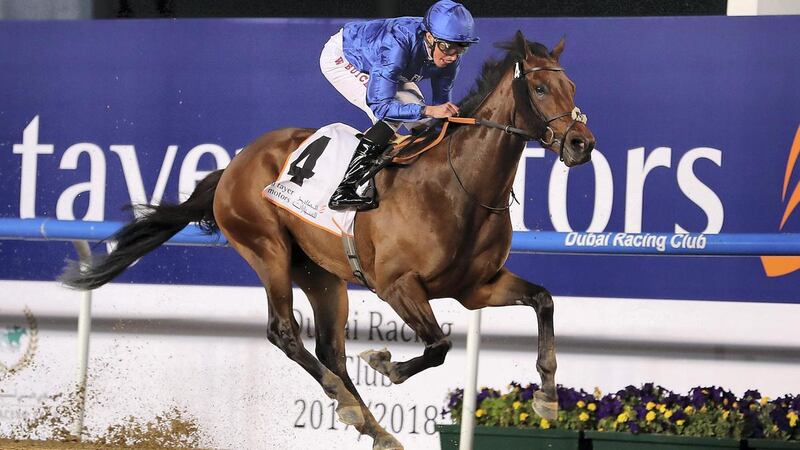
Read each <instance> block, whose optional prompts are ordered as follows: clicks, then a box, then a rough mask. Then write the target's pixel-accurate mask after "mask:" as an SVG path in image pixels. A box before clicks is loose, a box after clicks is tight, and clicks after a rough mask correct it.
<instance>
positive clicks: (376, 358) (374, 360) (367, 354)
mask: <svg viewBox="0 0 800 450" xmlns="http://www.w3.org/2000/svg"><path fill="white" fill-rule="evenodd" d="M358 356H359V357H360V358H361V359H363V360H364V361H365V362H366V363H367V364H369V366H370V367H372V368H373V369H375V370H377V371H378V372H380V373H382V374H384V375H386V376H387V377H388V376H389V362H390V361H391V360H392V354H391V353H390V352H389V350H387V349H385V348H384V349H383V350H364V351H363V352H361V353H359V354H358Z"/></svg>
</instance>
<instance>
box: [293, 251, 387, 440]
mask: <svg viewBox="0 0 800 450" xmlns="http://www.w3.org/2000/svg"><path fill="white" fill-rule="evenodd" d="M298 260H299V261H298ZM292 280H294V282H295V283H297V285H298V286H300V288H301V289H302V290H303V292H305V294H306V296H307V297H308V300H309V302H311V306H312V307H313V309H314V322H315V330H316V337H317V348H316V353H317V357H318V358H319V360H320V361H321V362H322V363H323V364H324V365H325V366H326V367H327V368H329V369H330V370H331V372H333V373H334V374H336V375H337V376H338V377H339V378H340V379H341V380H342V382H344V385H345V387H347V389H348V390H349V391H350V393H351V394H353V396H354V397H355V399H356V400H357V402H358V403H357V404H356V405H355V406H353V405H346V404H343V403H339V406H338V408H336V411H337V413H338V414H339V417H340V419H341V420H342V422H344V423H347V424H351V425H355V428H356V430H358V431H359V433H361V434H366V435H369V436H371V437H372V438H373V440H374V442H375V443H374V446H373V449H376V450H377V449H380V450H389V449H392V450H400V449H402V448H403V446H402V445H400V443H399V442H398V441H397V440H396V439H395V438H394V437H393V436H392V435H391V434H389V433H388V432H387V431H386V430H385V429H384V428H383V427H381V426H380V424H378V421H377V420H375V417H374V416H373V415H372V413H371V412H370V410H369V408H367V406H366V405H365V404H364V401H363V400H362V399H361V396H360V395H359V393H358V391H356V387H355V385H354V384H353V381H352V380H351V379H350V375H349V374H348V373H347V366H346V355H345V334H344V332H345V325H346V323H347V312H348V302H347V284H346V283H345V282H344V281H342V280H341V279H340V278H338V277H337V276H335V275H332V274H331V273H330V272H327V271H326V270H324V269H322V268H321V267H319V266H318V265H317V264H315V263H314V262H312V261H311V260H309V259H308V258H307V257H305V255H303V258H299V257H298V258H295V259H294V260H293V265H292ZM358 419H360V420H358Z"/></svg>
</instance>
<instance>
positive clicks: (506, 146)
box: [452, 74, 525, 207]
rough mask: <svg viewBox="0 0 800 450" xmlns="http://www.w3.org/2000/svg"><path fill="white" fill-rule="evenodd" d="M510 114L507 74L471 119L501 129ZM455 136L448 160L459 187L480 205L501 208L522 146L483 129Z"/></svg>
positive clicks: (516, 139) (509, 120)
mask: <svg viewBox="0 0 800 450" xmlns="http://www.w3.org/2000/svg"><path fill="white" fill-rule="evenodd" d="M513 110H514V100H513V95H512V90H511V77H510V74H507V76H506V77H504V78H503V80H501V82H500V83H499V84H498V86H497V87H496V88H495V89H494V90H493V91H492V92H491V93H490V94H489V95H488V96H487V98H486V100H484V102H483V104H481V105H480V106H479V107H478V109H477V110H476V111H475V114H474V116H475V117H476V118H478V119H481V120H490V121H493V122H497V123H501V124H504V125H505V124H512V120H513V117H512V112H513ZM462 133H463V134H462ZM458 134H462V136H459V140H458V141H457V142H458V143H459V144H460V148H459V149H458V151H456V149H453V155H452V157H453V165H454V166H455V167H456V169H457V170H458V172H459V176H460V178H461V180H462V182H463V184H464V185H465V186H468V187H469V190H470V192H472V193H473V195H475V196H476V197H477V198H478V200H479V201H480V202H481V203H483V204H486V205H489V206H493V207H496V206H504V205H503V202H505V201H507V200H508V196H509V193H510V192H511V186H512V185H513V183H514V175H515V174H516V169H517V164H519V159H520V156H521V155H522V150H523V149H524V148H525V142H524V141H523V140H522V139H520V138H519V137H517V136H515V135H511V134H508V133H506V132H505V131H503V130H498V129H495V128H487V127H483V126H475V127H470V128H469V129H466V130H464V131H462V132H461V133H458ZM454 145H455V144H454Z"/></svg>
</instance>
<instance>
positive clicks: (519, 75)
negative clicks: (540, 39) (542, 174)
mask: <svg viewBox="0 0 800 450" xmlns="http://www.w3.org/2000/svg"><path fill="white" fill-rule="evenodd" d="M540 71H548V72H564V69H563V68H562V67H552V66H538V67H533V68H531V69H528V70H523V69H522V61H517V62H516V63H515V64H514V83H515V85H514V87H515V89H524V91H522V92H523V94H524V96H525V97H527V98H528V104H529V106H530V108H531V111H533V113H534V114H535V115H536V116H537V118H538V119H539V120H541V121H542V124H543V125H544V132H543V134H542V136H541V137H539V138H538V139H537V138H535V137H533V134H532V133H529V132H525V131H523V130H521V129H519V128H516V127H506V128H507V129H506V132H507V133H513V134H518V135H520V136H522V137H523V138H525V139H526V140H529V141H530V140H538V141H539V142H541V143H542V145H544V146H545V147H550V148H553V149H555V147H558V158H559V159H560V160H561V161H564V142H566V140H567V135H568V134H569V132H570V131H572V127H574V126H575V124H577V123H579V122H580V123H582V124H584V125H585V124H586V122H587V120H588V118H587V117H586V114H583V113H581V110H580V108H578V107H577V106H576V107H575V108H573V109H572V111H566V112H563V113H560V114H556V115H554V116H551V117H547V116H546V115H545V114H543V113H542V111H541V110H540V109H539V107H538V106H536V102H534V101H533V98H532V97H531V95H530V92H529V91H528V83H526V76H527V75H528V74H529V73H534V72H540ZM517 86H519V87H517ZM514 114H515V116H516V109H515V110H514ZM566 116H570V117H571V118H572V122H571V123H570V124H569V126H568V127H567V130H566V131H565V132H564V136H563V137H562V140H559V139H556V132H555V131H554V130H553V128H551V127H550V124H551V123H552V122H553V121H555V120H558V119H560V118H562V117H566ZM514 119H516V117H513V118H512V120H511V121H512V122H514ZM548 133H549V137H548Z"/></svg>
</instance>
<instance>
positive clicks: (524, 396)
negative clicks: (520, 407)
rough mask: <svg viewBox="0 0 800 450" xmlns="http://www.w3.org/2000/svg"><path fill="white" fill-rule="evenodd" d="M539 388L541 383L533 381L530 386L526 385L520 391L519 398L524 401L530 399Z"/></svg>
mask: <svg viewBox="0 0 800 450" xmlns="http://www.w3.org/2000/svg"><path fill="white" fill-rule="evenodd" d="M538 390H539V385H537V384H535V383H531V384H529V385H528V387H526V388H525V389H523V390H522V391H521V392H520V393H519V399H520V400H522V401H523V402H527V401H528V400H530V399H532V398H533V393H534V392H536V391H538Z"/></svg>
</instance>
